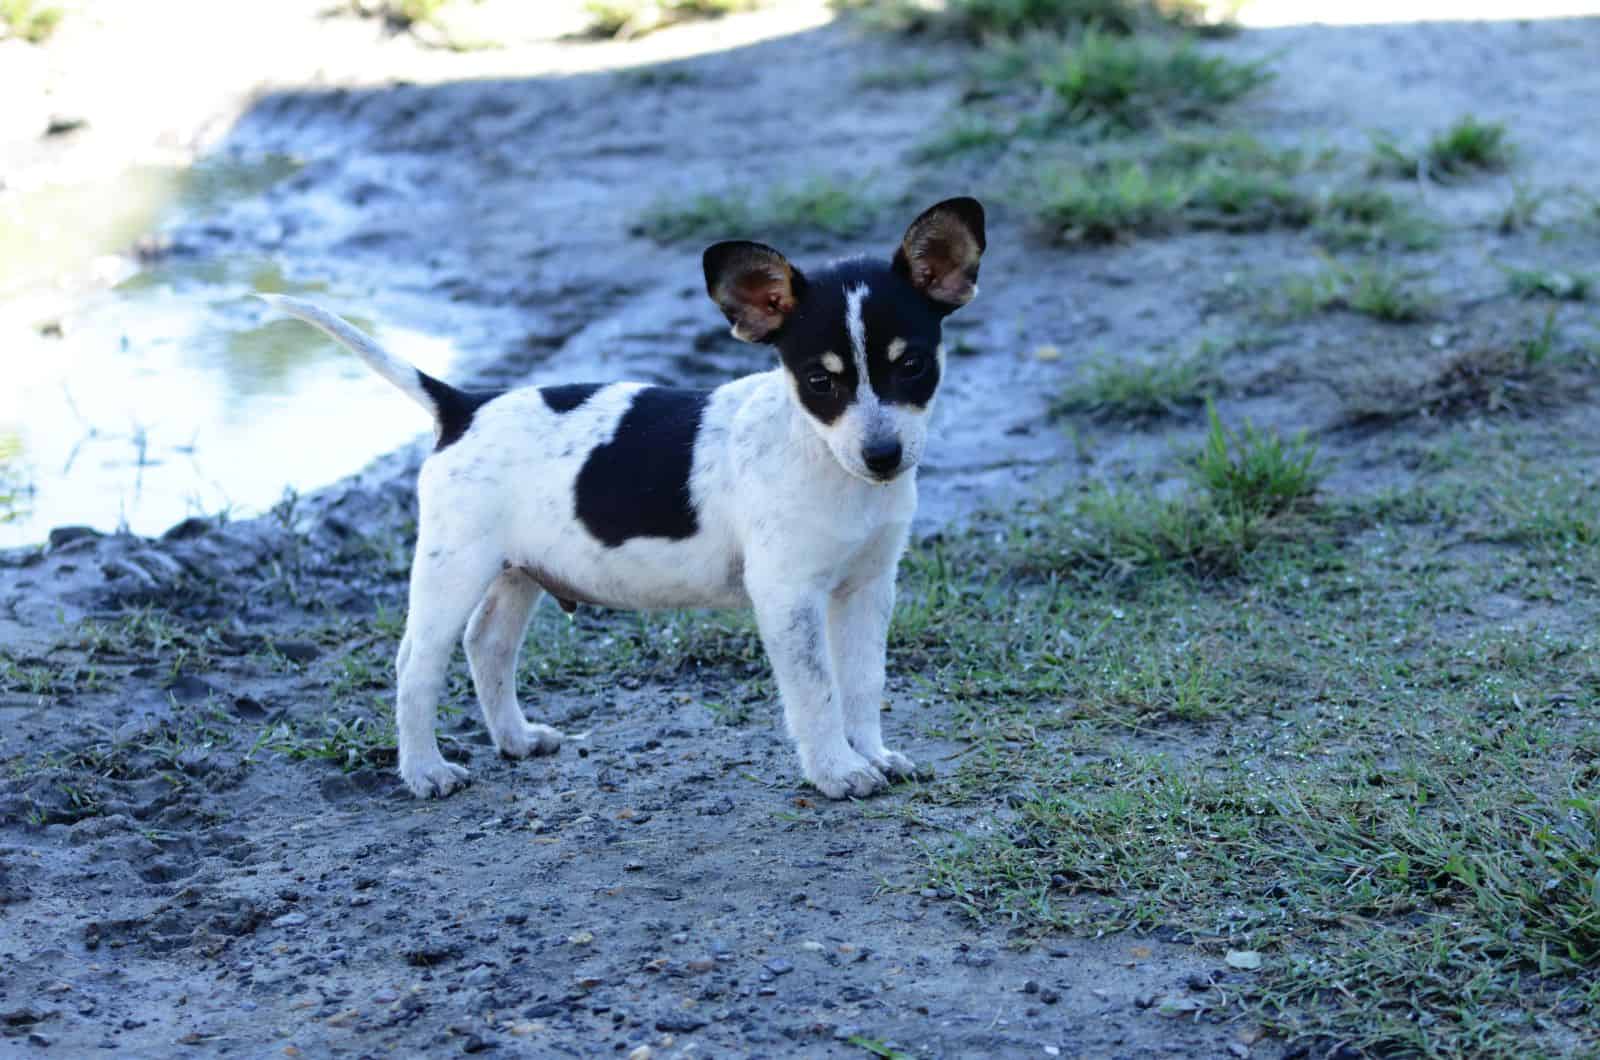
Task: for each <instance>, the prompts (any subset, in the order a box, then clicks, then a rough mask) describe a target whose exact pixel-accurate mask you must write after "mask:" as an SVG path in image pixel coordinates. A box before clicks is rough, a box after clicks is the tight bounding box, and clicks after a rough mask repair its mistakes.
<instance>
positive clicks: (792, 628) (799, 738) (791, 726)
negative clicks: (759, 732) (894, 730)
mask: <svg viewBox="0 0 1600 1060" xmlns="http://www.w3.org/2000/svg"><path fill="white" fill-rule="evenodd" d="M749 588H750V598H751V600H752V601H753V602H754V604H755V611H756V624H757V625H758V626H759V627H760V629H761V642H762V644H763V645H765V646H766V649H767V657H768V658H769V659H771V660H772V670H773V673H774V674H775V675H776V677H777V679H778V695H779V696H780V697H781V698H782V700H783V719H784V724H785V725H786V727H787V728H788V730H789V736H790V738H791V739H793V740H794V742H795V749H796V750H797V751H798V752H799V754H800V769H801V771H802V772H803V773H804V774H805V778H806V779H807V780H809V781H811V783H812V784H814V785H816V787H817V790H819V791H821V792H822V793H823V794H824V795H826V796H827V797H828V798H830V799H842V798H845V797H846V796H850V795H855V796H865V795H871V794H872V793H873V792H874V791H878V790H879V789H881V788H884V787H887V786H888V781H887V780H886V779H885V778H884V775H883V774H882V773H880V772H879V771H878V770H877V768H876V767H874V766H873V764H872V763H871V762H869V761H867V760H866V759H865V758H863V757H862V756H861V755H860V754H858V753H856V751H855V749H854V748H852V747H851V746H850V742H849V740H847V739H846V738H845V729H844V712H843V708H842V704H841V702H840V697H839V682H838V680H837V679H836V678H835V676H834V671H833V658H832V654H831V651H830V649H829V646H828V613H827V608H828V600H827V596H826V594H824V593H821V592H798V591H796V590H795V589H794V588H793V587H792V586H784V585H783V584H782V583H781V582H780V581H779V580H777V579H773V580H772V581H769V582H767V583H765V584H762V583H761V582H759V581H752V582H751V583H750V586H749Z"/></svg>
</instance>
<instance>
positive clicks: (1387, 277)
mask: <svg viewBox="0 0 1600 1060" xmlns="http://www.w3.org/2000/svg"><path fill="white" fill-rule="evenodd" d="M1433 305H1434V296H1433V295H1432V293H1431V292H1429V291H1428V290H1427V289H1426V288H1425V287H1421V286H1418V285H1416V284H1414V283H1413V282H1412V277H1411V276H1410V275H1409V274H1407V273H1404V272H1402V271H1400V270H1398V269H1395V268H1393V267H1391V266H1385V265H1377V264H1372V263H1366V264H1362V265H1357V266H1354V267H1347V266H1344V265H1340V264H1338V263H1337V262H1331V263H1329V264H1328V265H1327V266H1326V267H1324V268H1323V269H1321V270H1319V271H1318V272H1315V273H1311V274H1309V275H1304V276H1295V277H1291V278H1290V279H1289V280H1287V281H1285V283H1284V286H1283V309H1282V311H1281V312H1282V314H1283V315H1286V316H1290V317H1303V316H1310V315H1313V314H1316V313H1322V312H1327V311H1330V310H1335V309H1343V310H1348V311H1350V312H1352V313H1360V314H1361V315H1362V316H1368V317H1371V318H1372V319H1374V320H1379V321H1382V322H1384V323H1386V324H1408V323H1412V322H1415V321H1418V320H1422V319H1424V318H1425V317H1426V316H1427V315H1428V314H1429V313H1430V312H1431V311H1432V308H1433Z"/></svg>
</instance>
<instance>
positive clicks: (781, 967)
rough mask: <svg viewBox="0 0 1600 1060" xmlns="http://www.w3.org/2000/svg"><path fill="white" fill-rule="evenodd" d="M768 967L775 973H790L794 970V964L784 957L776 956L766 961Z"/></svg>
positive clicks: (768, 969)
mask: <svg viewBox="0 0 1600 1060" xmlns="http://www.w3.org/2000/svg"><path fill="white" fill-rule="evenodd" d="M766 969H767V971H769V972H771V973H772V974H773V975H788V974H789V973H790V972H792V971H794V965H793V964H792V963H791V962H790V961H788V960H786V959H785V958H783V957H774V958H773V959H772V960H770V961H768V962H767V963H766Z"/></svg>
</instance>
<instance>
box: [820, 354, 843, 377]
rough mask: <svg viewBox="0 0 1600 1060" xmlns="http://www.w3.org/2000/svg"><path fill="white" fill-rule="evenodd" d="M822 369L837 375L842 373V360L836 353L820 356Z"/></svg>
mask: <svg viewBox="0 0 1600 1060" xmlns="http://www.w3.org/2000/svg"><path fill="white" fill-rule="evenodd" d="M822 367H824V368H826V369H827V370H828V371H830V372H832V373H833V374H834V375H838V374H840V373H841V372H843V371H844V358H843V357H840V356H839V355H838V354H837V353H825V354H823V355H822Z"/></svg>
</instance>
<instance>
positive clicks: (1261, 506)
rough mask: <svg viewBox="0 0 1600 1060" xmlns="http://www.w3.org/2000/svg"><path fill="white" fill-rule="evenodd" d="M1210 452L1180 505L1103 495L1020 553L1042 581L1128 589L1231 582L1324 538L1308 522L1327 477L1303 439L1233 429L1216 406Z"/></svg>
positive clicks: (1081, 500)
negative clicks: (1283, 547) (1148, 582)
mask: <svg viewBox="0 0 1600 1060" xmlns="http://www.w3.org/2000/svg"><path fill="white" fill-rule="evenodd" d="M1207 424H1208V430H1207V433H1206V437H1205V440H1204V444H1203V445H1202V447H1201V448H1200V450H1199V451H1198V452H1197V453H1196V454H1195V455H1194V456H1193V457H1192V458H1191V460H1190V461H1189V464H1188V472H1189V478H1190V481H1191V485H1192V488H1191V489H1190V490H1189V491H1188V492H1186V493H1183V494H1182V495H1180V496H1177V497H1174V498H1161V497H1157V496H1155V495H1152V494H1148V493H1140V492H1130V491H1127V490H1114V489H1107V488H1104V487H1096V488H1092V489H1090V490H1089V491H1088V492H1086V493H1084V494H1082V495H1081V496H1080V497H1078V498H1077V499H1076V500H1075V502H1073V503H1072V504H1071V506H1070V515H1069V516H1068V517H1065V518H1060V519H1057V520H1053V521H1045V522H1043V523H1038V524H1035V525H1033V526H1032V527H1031V528H1030V529H1029V531H1028V532H1027V533H1026V534H1025V535H1024V537H1023V539H1022V540H1021V541H1020V542H1018V543H1016V544H1015V545H1014V550H1015V551H1016V552H1017V553H1018V554H1019V555H1018V556H1017V558H1016V559H1015V560H1014V561H1013V562H1014V563H1015V564H1016V565H1017V569H1018V570H1020V571H1023V572H1026V573H1028V574H1031V575H1034V576H1047V577H1084V578H1088V579H1090V580H1091V581H1092V582H1094V583H1096V584H1100V583H1114V584H1127V583H1133V582H1139V581H1141V580H1145V579H1148V578H1149V577H1150V576H1152V575H1159V574H1163V573H1166V572H1170V571H1173V570H1181V571H1186V572H1188V573H1190V574H1193V575H1196V576H1200V577H1227V576H1232V575H1235V574H1238V573H1239V572H1241V571H1243V570H1245V569H1247V567H1249V566H1250V564H1251V563H1252V562H1254V560H1255V558H1256V553H1258V552H1259V551H1261V550H1263V549H1270V548H1271V547H1272V546H1275V545H1279V544H1292V543H1294V542H1296V541H1299V542H1301V543H1303V544H1311V543H1314V542H1315V541H1316V540H1317V539H1319V538H1320V536H1321V534H1320V532H1317V531H1316V529H1315V527H1314V525H1313V524H1311V523H1309V522H1308V521H1307V518H1306V517H1307V515H1308V514H1309V513H1310V512H1311V511H1312V510H1313V509H1314V505H1313V504H1312V497H1313V496H1314V494H1315V493H1316V490H1317V484H1318V482H1319V480H1320V478H1321V472H1320V470H1319V469H1318V468H1317V466H1316V447H1315V446H1314V445H1312V444H1311V443H1310V442H1309V441H1307V440H1306V439H1305V438H1304V437H1303V436H1301V437H1297V438H1294V439H1291V440H1289V441H1287V442H1286V441H1284V440H1283V439H1282V438H1281V437H1280V436H1279V435H1278V434H1277V433H1275V432H1273V431H1264V430H1258V429H1257V428H1256V427H1254V426H1253V425H1252V424H1250V423H1249V422H1248V421H1247V422H1246V423H1245V424H1244V426H1243V427H1242V428H1241V429H1240V430H1238V431H1234V430H1230V429H1228V428H1227V427H1226V426H1225V425H1224V424H1223V423H1222V420H1221V417H1220V416H1219V415H1218V414H1217V411H1216V408H1215V407H1214V406H1212V405H1210V404H1209V402H1208V405H1207Z"/></svg>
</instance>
